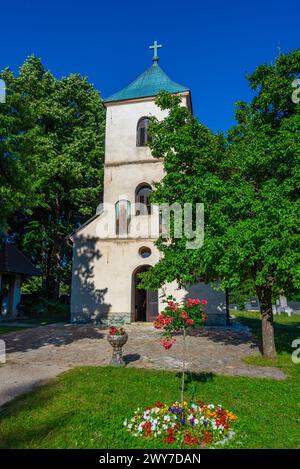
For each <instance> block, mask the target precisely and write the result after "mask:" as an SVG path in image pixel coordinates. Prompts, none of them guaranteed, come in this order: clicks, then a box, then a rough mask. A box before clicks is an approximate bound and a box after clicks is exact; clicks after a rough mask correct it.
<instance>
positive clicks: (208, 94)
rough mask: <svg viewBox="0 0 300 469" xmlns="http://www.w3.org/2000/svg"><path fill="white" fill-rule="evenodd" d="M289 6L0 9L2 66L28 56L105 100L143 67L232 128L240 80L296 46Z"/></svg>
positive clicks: (79, 4)
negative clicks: (161, 74) (83, 79)
mask: <svg viewBox="0 0 300 469" xmlns="http://www.w3.org/2000/svg"><path fill="white" fill-rule="evenodd" d="M299 13H300V6H299V2H298V1H295V0H286V1H284V2H283V1H278V0H273V1H269V0H267V1H266V0H260V1H258V0H252V1H251V2H250V1H249V2H246V1H242V0H240V1H237V0H227V1H220V0H215V1H209V0H206V1H205V2H204V1H202V0H200V1H199V0H198V1H197V0H181V1H178V0H161V1H156V0H150V1H147V2H146V1H144V0H139V1H137V0H124V1H120V0H110V1H107V0H106V1H102V0H98V1H96V0H85V1H78V0H73V1H71V0H60V1H58V0H51V1H50V0H44V1H41V0H39V1H37V0H31V1H25V0H23V1H22V0H15V1H14V2H8V1H6V2H1V7H0V20H1V21H0V31H1V36H2V39H1V41H0V69H3V68H4V67H5V66H8V65H9V66H10V67H11V68H12V69H13V70H14V71H16V70H17V69H18V67H19V65H20V64H21V63H22V62H23V61H24V59H25V58H26V57H27V56H28V55H29V54H31V53H34V54H36V55H37V56H39V57H41V58H42V60H43V63H44V65H45V67H46V68H48V69H50V70H51V71H52V73H54V75H55V76H57V77H61V76H63V75H64V76H65V75H68V74H70V73H72V72H79V73H81V74H82V75H86V76H88V78H89V80H90V81H91V82H92V83H94V85H95V86H96V88H97V89H98V90H100V92H101V94H102V95H103V96H104V97H106V96H109V95H110V94H112V93H114V92H116V91H118V90H119V89H121V88H123V87H124V86H126V85H127V84H128V83H129V82H130V81H132V80H133V79H135V78H136V76H137V75H139V74H140V73H141V72H143V71H144V70H145V69H146V68H147V67H148V66H149V65H150V64H151V51H150V50H149V49H148V46H149V45H150V44H151V43H152V42H153V40H155V39H156V40H158V42H159V43H160V44H162V45H163V48H162V49H160V51H159V55H160V59H161V60H160V65H161V66H162V68H163V69H164V70H165V71H166V72H167V73H168V75H169V76H170V77H171V78H172V79H173V80H174V81H177V82H178V83H181V84H183V85H187V86H188V87H189V88H190V89H191V90H192V99H193V106H194V113H195V114H196V115H197V117H198V118H199V119H200V120H201V122H202V123H204V124H206V125H208V126H209V127H210V128H211V129H212V130H213V131H217V130H219V129H220V130H224V131H225V130H227V129H228V128H230V127H231V126H232V125H233V123H234V119H233V114H234V102H235V101H237V100H240V99H244V100H249V99H250V97H251V92H250V90H249V88H248V85H247V81H246V79H245V74H246V73H247V72H251V71H252V70H254V68H255V67H256V66H257V65H258V64H260V63H270V62H272V61H274V59H275V57H276V55H277V54H278V48H280V49H281V50H282V51H283V52H288V51H290V50H292V49H296V48H298V47H300V40H299V39H300V35H299V31H300V20H299V18H300V15H299Z"/></svg>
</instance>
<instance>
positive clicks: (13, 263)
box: [0, 244, 42, 276]
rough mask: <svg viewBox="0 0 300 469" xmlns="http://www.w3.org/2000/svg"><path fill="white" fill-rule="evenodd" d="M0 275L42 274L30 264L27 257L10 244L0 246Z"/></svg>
mask: <svg viewBox="0 0 300 469" xmlns="http://www.w3.org/2000/svg"><path fill="white" fill-rule="evenodd" d="M0 273H7V274H21V275H29V276H40V275H42V272H41V271H40V270H39V269H37V268H36V267H35V266H34V265H33V264H32V262H31V261H30V260H29V259H28V257H26V256H24V254H23V253H22V252H21V251H19V249H18V248H17V247H16V246H13V245H12V244H0Z"/></svg>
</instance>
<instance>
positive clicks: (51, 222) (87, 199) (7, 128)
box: [0, 56, 105, 298]
mask: <svg viewBox="0 0 300 469" xmlns="http://www.w3.org/2000/svg"><path fill="white" fill-rule="evenodd" d="M0 76H1V77H2V78H3V79H4V80H5V82H6V88H7V102H6V104H5V105H1V106H0V119H1V120H0V132H1V135H2V136H3V139H2V141H0V165H1V176H0V178H1V180H0V183H1V192H0V197H1V201H0V203H1V207H3V211H2V212H1V220H0V221H1V223H2V227H3V228H5V229H6V230H8V232H9V234H10V236H12V237H14V238H16V239H17V241H18V243H19V244H21V246H22V248H23V250H24V252H25V253H26V254H28V255H30V256H31V257H32V259H33V260H34V261H35V263H36V264H37V265H38V266H39V267H40V268H41V269H42V270H43V272H44V274H45V288H46V292H47V295H48V296H49V297H52V298H56V297H57V296H58V292H59V284H67V285H69V284H70V272H71V262H70V260H71V248H70V247H69V246H68V244H67V242H66V236H67V235H68V234H70V233H71V232H72V231H73V229H74V228H75V227H76V226H78V224H79V223H80V222H82V221H84V220H85V219H86V218H87V217H89V216H90V215H92V214H93V213H94V212H95V209H96V206H97V205H98V204H99V203H100V197H101V193H102V179H103V155H104V132H105V111H104V108H103V105H102V101H101V98H100V96H99V94H98V92H97V91H96V90H95V88H94V87H93V86H92V85H91V84H89V83H88V81H87V79H86V78H83V77H81V76H80V75H78V74H74V75H70V76H68V77H64V78H62V79H60V80H58V79H56V78H55V77H54V76H53V75H52V74H51V73H50V72H49V71H45V70H44V68H43V65H42V63H41V61H40V60H39V59H37V58H36V57H34V56H31V57H29V58H28V59H27V60H26V62H25V63H24V64H23V65H22V67H21V68H20V71H19V75H18V76H16V77H15V76H14V75H13V73H12V72H11V71H10V70H8V69H7V70H5V71H3V72H2V73H1V75H0Z"/></svg>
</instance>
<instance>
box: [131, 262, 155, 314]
mask: <svg viewBox="0 0 300 469" xmlns="http://www.w3.org/2000/svg"><path fill="white" fill-rule="evenodd" d="M149 268H150V266H149V265H142V266H140V267H138V268H137V269H136V270H135V272H134V274H133V302H134V304H133V310H134V311H133V320H134V321H147V322H152V321H154V320H155V318H156V316H157V315H158V291H157V290H156V291H150V290H145V289H144V288H138V284H139V277H138V274H140V273H141V272H145V271H147V270H148V269H149Z"/></svg>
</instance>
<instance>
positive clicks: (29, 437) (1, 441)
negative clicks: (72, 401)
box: [0, 409, 74, 449]
mask: <svg viewBox="0 0 300 469" xmlns="http://www.w3.org/2000/svg"><path fill="white" fill-rule="evenodd" d="M30 410H31V409H30ZM73 415H74V413H73V412H70V411H68V412H66V411H64V412H62V413H61V414H60V415H59V416H56V417H53V418H51V417H49V416H48V417H47V422H46V423H39V424H35V425H30V427H28V426H25V425H24V426H21V425H20V426H12V428H11V430H6V432H5V434H4V433H3V432H1V431H0V448H2V449H4V448H5V449H9V448H18V447H22V448H26V447H27V448H30V447H31V444H30V443H32V442H34V443H35V445H36V444H37V443H38V441H41V440H43V439H44V438H46V437H47V435H49V434H50V433H52V432H57V431H58V432H61V428H62V427H64V426H65V425H66V422H67V421H68V420H69V419H70V418H71V417H72V416H73Z"/></svg>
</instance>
